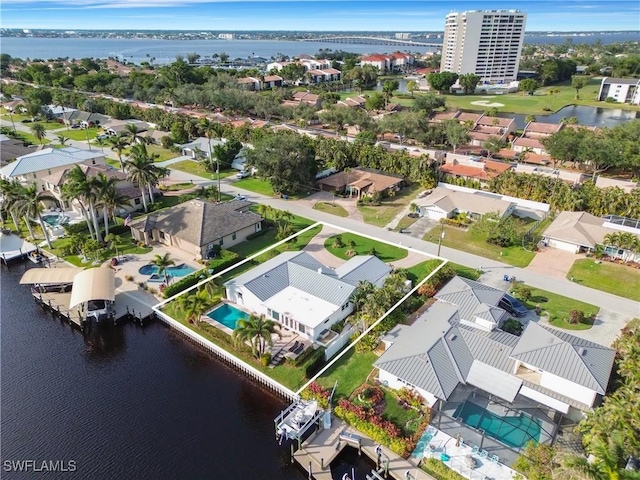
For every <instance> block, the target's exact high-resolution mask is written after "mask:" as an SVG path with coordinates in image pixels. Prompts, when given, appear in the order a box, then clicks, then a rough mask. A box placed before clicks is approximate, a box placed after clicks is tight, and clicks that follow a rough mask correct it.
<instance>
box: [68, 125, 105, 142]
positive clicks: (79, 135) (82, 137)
mask: <svg viewBox="0 0 640 480" xmlns="http://www.w3.org/2000/svg"><path fill="white" fill-rule="evenodd" d="M100 130H101V129H99V128H77V129H75V130H63V131H61V132H58V135H62V136H63V137H67V138H69V139H71V140H76V141H78V142H84V141H86V140H87V137H88V138H89V140H93V139H94V138H96V135H97V134H98V132H99V131H100Z"/></svg>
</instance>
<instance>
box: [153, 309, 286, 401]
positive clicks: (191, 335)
mask: <svg viewBox="0 0 640 480" xmlns="http://www.w3.org/2000/svg"><path fill="white" fill-rule="evenodd" d="M154 310H155V312H156V314H157V315H158V318H159V319H160V320H162V321H163V322H164V323H166V324H167V325H169V326H170V327H171V328H173V329H175V330H176V331H178V333H181V334H182V335H184V336H185V337H187V338H188V339H189V340H191V341H192V342H194V343H195V344H197V345H200V346H201V347H204V348H206V349H207V350H209V351H210V352H211V353H213V354H214V355H215V356H216V357H217V358H219V359H220V360H222V361H223V362H225V363H227V364H229V365H231V366H232V367H234V368H236V369H238V370H240V371H241V372H242V373H244V374H246V375H248V376H249V377H251V378H252V379H253V380H256V381H257V382H259V383H260V384H261V385H263V386H265V387H266V388H268V389H269V390H272V391H274V392H275V393H277V394H279V395H281V396H283V397H285V398H286V399H288V400H295V399H297V398H298V396H297V395H296V394H295V392H293V391H292V390H289V389H288V388H287V387H285V386H284V385H281V384H280V383H278V382H276V381H275V380H274V379H272V378H270V377H268V376H267V375H265V374H264V373H262V372H261V371H259V370H257V369H256V368H254V367H252V366H251V365H249V364H248V363H245V362H243V361H242V360H240V359H239V358H237V357H236V356H234V355H231V354H230V353H229V352H227V351H226V350H224V349H223V348H222V347H219V346H218V345H216V344H215V343H213V342H211V341H209V340H207V339H206V338H204V337H202V336H201V335H198V334H197V333H196V332H194V331H193V330H191V329H190V328H188V327H185V326H184V325H182V324H181V323H180V322H177V321H176V320H174V319H173V318H171V317H170V316H168V315H167V314H165V313H163V312H162V311H160V310H159V309H154Z"/></svg>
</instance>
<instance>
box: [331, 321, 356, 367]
mask: <svg viewBox="0 0 640 480" xmlns="http://www.w3.org/2000/svg"><path fill="white" fill-rule="evenodd" d="M353 331H354V328H353V326H352V325H347V326H345V327H344V330H342V332H341V333H340V335H338V337H337V338H336V339H335V340H334V341H333V342H331V344H330V345H329V346H328V347H327V348H326V349H325V351H324V359H325V360H327V361H329V360H330V359H331V358H332V357H333V356H334V355H335V354H337V353H338V352H339V351H340V350H342V348H343V347H344V346H345V345H346V344H348V343H349V341H350V339H351V335H353Z"/></svg>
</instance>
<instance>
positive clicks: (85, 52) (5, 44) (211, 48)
mask: <svg viewBox="0 0 640 480" xmlns="http://www.w3.org/2000/svg"><path fill="white" fill-rule="evenodd" d="M566 38H571V40H572V42H573V43H575V44H578V43H594V42H596V41H598V40H600V41H601V42H602V43H604V44H607V43H613V42H623V41H630V40H637V34H633V33H613V34H607V35H597V34H596V35H590V36H583V37H580V36H573V37H564V36H560V35H559V36H553V37H552V36H526V37H525V43H526V44H548V43H562V42H564V41H565V40H566ZM0 40H1V45H0V51H1V52H2V53H7V54H9V55H11V56H13V57H17V58H23V59H24V58H44V59H48V58H58V57H70V58H84V57H95V58H107V57H119V58H121V59H122V58H124V59H126V60H127V61H130V62H135V63H139V62H141V61H145V60H146V61H148V60H149V58H150V57H154V58H155V62H156V63H169V62H172V61H174V60H175V57H176V55H186V54H188V53H191V52H195V53H197V54H199V55H201V56H202V57H205V56H211V55H213V54H214V53H218V54H219V53H222V52H225V53H227V54H228V55H229V56H230V58H231V59H235V58H247V57H249V56H259V57H264V58H267V59H268V58H271V57H272V56H274V55H276V54H278V53H282V54H284V55H290V56H295V55H300V54H303V53H306V54H314V53H316V52H318V50H320V49H321V48H330V49H332V50H345V51H347V52H354V53H372V52H378V53H390V52H394V51H397V50H402V51H405V50H410V51H419V52H421V53H424V52H425V51H426V50H427V48H426V47H397V46H393V45H363V44H340V43H325V42H300V41H292V40H159V39H147V38H141V39H136V38H123V39H118V38H35V37H26V38H18V37H2V38H0ZM430 42H433V43H441V42H442V39H433V40H427V43H430Z"/></svg>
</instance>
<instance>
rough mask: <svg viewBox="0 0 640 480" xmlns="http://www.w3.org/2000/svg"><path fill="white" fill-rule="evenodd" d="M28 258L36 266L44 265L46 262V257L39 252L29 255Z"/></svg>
mask: <svg viewBox="0 0 640 480" xmlns="http://www.w3.org/2000/svg"><path fill="white" fill-rule="evenodd" d="M27 258H28V259H29V261H31V262H33V263H35V264H36V265H38V264H40V263H42V261H43V260H44V257H43V256H42V255H41V254H40V253H38V252H31V253H29V255H27Z"/></svg>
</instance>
